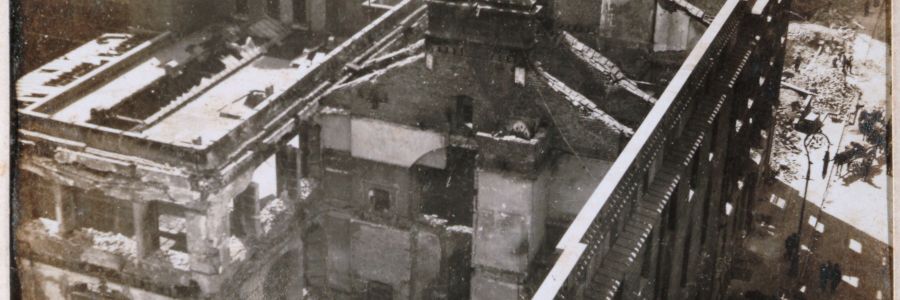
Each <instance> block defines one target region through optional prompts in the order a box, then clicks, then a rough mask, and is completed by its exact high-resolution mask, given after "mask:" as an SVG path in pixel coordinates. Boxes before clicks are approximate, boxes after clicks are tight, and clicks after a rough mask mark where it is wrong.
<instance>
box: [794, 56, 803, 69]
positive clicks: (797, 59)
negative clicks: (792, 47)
mask: <svg viewBox="0 0 900 300" xmlns="http://www.w3.org/2000/svg"><path fill="white" fill-rule="evenodd" d="M802 63H803V56H800V53H799V52H798V53H797V54H796V55H794V72H800V64H802Z"/></svg>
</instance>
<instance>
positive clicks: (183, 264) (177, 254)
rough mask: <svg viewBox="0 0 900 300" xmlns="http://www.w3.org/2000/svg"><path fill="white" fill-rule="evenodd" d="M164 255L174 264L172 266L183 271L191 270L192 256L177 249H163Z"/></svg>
mask: <svg viewBox="0 0 900 300" xmlns="http://www.w3.org/2000/svg"><path fill="white" fill-rule="evenodd" d="M162 255H163V256H164V257H165V258H166V260H168V261H169V263H171V264H172V267H174V268H175V269H178V270H182V271H189V270H190V267H191V265H190V261H191V260H190V256H189V255H188V254H187V253H185V252H181V251H176V250H172V249H166V250H162Z"/></svg>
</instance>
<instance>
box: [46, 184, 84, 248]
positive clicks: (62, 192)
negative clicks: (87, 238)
mask: <svg viewBox="0 0 900 300" xmlns="http://www.w3.org/2000/svg"><path fill="white" fill-rule="evenodd" d="M51 184H52V185H51V186H50V189H51V191H52V193H53V203H54V206H55V208H56V221H57V222H59V234H60V235H63V236H65V235H68V234H69V233H72V231H73V230H75V228H77V227H78V220H77V219H76V215H75V193H74V192H75V190H74V188H72V187H68V186H64V185H62V184H60V183H58V182H52V181H51Z"/></svg>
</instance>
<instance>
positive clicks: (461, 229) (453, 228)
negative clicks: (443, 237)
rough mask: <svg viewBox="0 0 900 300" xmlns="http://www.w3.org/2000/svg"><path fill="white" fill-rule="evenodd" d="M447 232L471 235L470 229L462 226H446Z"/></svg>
mask: <svg viewBox="0 0 900 300" xmlns="http://www.w3.org/2000/svg"><path fill="white" fill-rule="evenodd" d="M447 231H450V232H457V233H464V234H469V235H471V234H472V227H469V226H463V225H453V226H447Z"/></svg>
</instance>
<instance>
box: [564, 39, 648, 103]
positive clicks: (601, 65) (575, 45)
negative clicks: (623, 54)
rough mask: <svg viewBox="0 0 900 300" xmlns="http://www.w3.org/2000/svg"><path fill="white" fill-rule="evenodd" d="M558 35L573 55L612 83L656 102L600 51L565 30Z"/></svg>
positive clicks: (644, 98)
mask: <svg viewBox="0 0 900 300" xmlns="http://www.w3.org/2000/svg"><path fill="white" fill-rule="evenodd" d="M560 35H561V37H562V42H563V43H565V44H566V45H567V46H568V47H569V50H570V51H572V53H574V54H575V56H578V58H579V59H581V60H582V61H584V62H586V63H587V64H588V65H590V66H591V67H593V68H594V69H596V70H598V71H600V72H601V73H603V74H606V75H607V76H609V77H610V78H611V79H612V81H613V83H615V84H616V85H618V86H620V87H622V88H624V89H625V90H627V91H628V92H630V93H631V94H633V95H635V96H638V97H640V98H641V99H642V100H644V101H646V102H648V103H650V104H653V103H656V98H655V97H653V95H650V93H647V92H645V91H644V90H642V89H641V88H640V87H638V85H637V82H635V81H634V80H631V79H629V78H628V77H627V76H626V75H625V73H624V72H622V69H619V67H618V66H616V64H615V63H613V62H612V61H610V60H609V59H608V58H606V57H605V56H603V55H602V54H600V52H597V50H594V49H593V48H591V47H590V46H588V45H585V44H584V43H582V42H581V41H579V40H578V39H577V38H575V37H574V36H572V35H571V34H569V33H568V32H566V31H562V32H561V33H560Z"/></svg>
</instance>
